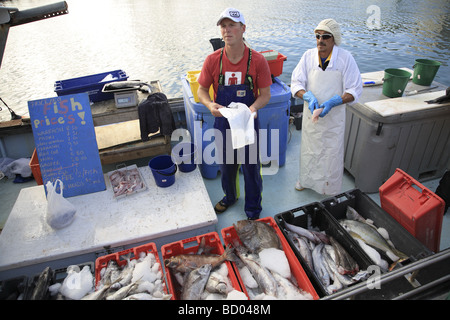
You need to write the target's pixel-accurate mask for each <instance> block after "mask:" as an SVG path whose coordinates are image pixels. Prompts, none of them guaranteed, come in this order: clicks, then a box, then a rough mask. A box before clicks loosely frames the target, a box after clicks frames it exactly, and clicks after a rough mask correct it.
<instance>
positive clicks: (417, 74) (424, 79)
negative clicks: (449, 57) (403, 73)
mask: <svg viewBox="0 0 450 320" xmlns="http://www.w3.org/2000/svg"><path fill="white" fill-rule="evenodd" d="M440 66H441V63H440V62H439V61H435V60H428V59H416V63H415V64H414V72H413V79H412V81H413V83H415V84H419V85H422V86H429V85H431V83H432V82H433V80H434V77H435V76H436V73H437V72H438V70H439V67H440Z"/></svg>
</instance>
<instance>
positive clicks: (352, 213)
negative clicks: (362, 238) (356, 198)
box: [345, 206, 367, 223]
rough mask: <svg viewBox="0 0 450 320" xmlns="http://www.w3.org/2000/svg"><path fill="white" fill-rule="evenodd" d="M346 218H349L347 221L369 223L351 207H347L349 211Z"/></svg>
mask: <svg viewBox="0 0 450 320" xmlns="http://www.w3.org/2000/svg"><path fill="white" fill-rule="evenodd" d="M345 216H346V217H347V219H350V220H356V221H360V222H364V223H367V222H366V219H365V218H364V217H363V216H362V215H360V214H359V213H358V211H356V210H355V209H353V208H352V207H350V206H347V211H346V212H345Z"/></svg>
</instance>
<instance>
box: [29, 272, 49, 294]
mask: <svg viewBox="0 0 450 320" xmlns="http://www.w3.org/2000/svg"><path fill="white" fill-rule="evenodd" d="M53 275H54V271H53V270H52V269H51V268H50V267H47V268H45V269H44V271H42V272H41V274H40V275H39V277H38V279H37V281H36V283H35V286H34V289H33V293H32V294H31V297H30V300H44V299H46V297H47V292H48V287H49V286H50V284H51V282H52V280H53Z"/></svg>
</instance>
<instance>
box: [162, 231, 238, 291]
mask: <svg viewBox="0 0 450 320" xmlns="http://www.w3.org/2000/svg"><path fill="white" fill-rule="evenodd" d="M203 238H204V239H205V247H206V248H208V249H211V251H209V253H210V254H218V255H222V254H223V253H224V252H225V249H224V247H223V244H222V242H221V241H220V238H219V235H218V234H217V232H210V233H206V234H203V235H200V236H195V237H192V238H188V239H184V240H180V241H176V242H172V243H168V244H165V245H163V246H162V247H161V255H162V258H163V261H165V260H166V259H169V258H170V257H172V256H176V255H179V254H195V253H196V252H197V251H198V248H199V246H200V243H201V241H202V239H203ZM225 264H226V266H227V268H228V278H229V279H230V282H231V285H232V286H233V288H234V289H236V290H238V291H242V290H241V286H240V284H239V280H238V279H237V278H236V275H235V274H234V271H233V267H232V266H231V263H230V262H229V261H225ZM164 270H165V272H166V280H167V285H168V287H169V292H170V293H171V294H172V300H179V299H180V293H181V291H180V290H181V288H180V286H179V285H178V282H177V280H176V279H175V278H173V277H172V271H171V270H170V268H169V267H167V266H165V265H164Z"/></svg>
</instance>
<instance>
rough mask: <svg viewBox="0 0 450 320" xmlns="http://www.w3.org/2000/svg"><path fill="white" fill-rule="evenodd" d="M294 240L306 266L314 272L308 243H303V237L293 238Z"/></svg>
mask: <svg viewBox="0 0 450 320" xmlns="http://www.w3.org/2000/svg"><path fill="white" fill-rule="evenodd" d="M295 240H297V242H298V247H297V248H298V251H299V252H300V255H301V256H302V258H303V259H304V260H305V262H306V264H307V265H308V267H309V268H310V269H311V270H314V265H313V260H312V253H311V250H310V249H309V246H308V243H307V242H306V241H305V239H304V238H303V237H295Z"/></svg>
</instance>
